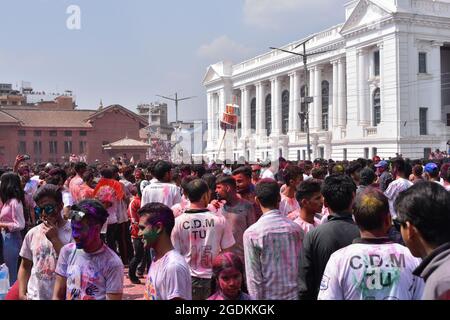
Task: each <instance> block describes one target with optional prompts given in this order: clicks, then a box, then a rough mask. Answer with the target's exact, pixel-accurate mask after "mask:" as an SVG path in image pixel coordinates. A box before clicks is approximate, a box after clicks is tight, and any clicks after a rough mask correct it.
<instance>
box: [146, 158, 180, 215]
mask: <svg viewBox="0 0 450 320" xmlns="http://www.w3.org/2000/svg"><path fill="white" fill-rule="evenodd" d="M171 170H172V167H171V165H170V163H168V162H167V161H163V160H160V161H158V162H157V163H156V164H155V166H154V168H153V171H152V174H153V175H154V177H155V178H156V179H157V181H154V182H152V183H150V184H149V185H148V186H146V187H145V189H144V191H143V192H142V199H141V208H142V207H143V206H145V205H146V204H147V203H150V202H159V203H162V204H165V205H166V206H168V207H169V208H171V207H172V206H174V205H175V204H177V203H180V202H181V191H180V188H178V187H177V186H176V185H174V184H172V183H170V181H171V180H172V177H171Z"/></svg>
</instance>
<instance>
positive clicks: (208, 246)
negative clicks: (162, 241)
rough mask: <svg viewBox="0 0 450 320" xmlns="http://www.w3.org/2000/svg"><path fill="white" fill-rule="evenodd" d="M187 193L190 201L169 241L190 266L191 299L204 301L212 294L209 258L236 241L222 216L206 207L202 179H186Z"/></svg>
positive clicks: (208, 193)
mask: <svg viewBox="0 0 450 320" xmlns="http://www.w3.org/2000/svg"><path fill="white" fill-rule="evenodd" d="M186 192H187V195H188V198H189V201H190V203H191V204H190V206H189V209H188V210H186V211H185V212H184V214H182V215H180V216H179V217H177V218H176V219H175V226H174V228H173V231H172V243H173V246H174V248H175V249H176V250H177V251H178V252H179V253H181V255H182V256H184V258H185V259H186V262H187V263H188V265H189V266H190V269H191V278H192V298H193V300H205V299H207V298H208V297H209V296H210V295H211V292H210V290H211V277H212V261H213V259H214V258H215V257H216V256H217V255H218V254H219V253H220V252H221V251H225V250H229V249H230V248H231V247H232V246H233V245H234V244H235V240H234V237H233V233H232V231H231V226H230V225H229V224H228V223H227V221H226V219H225V217H224V216H222V215H219V214H216V213H213V212H211V211H210V210H209V209H208V208H207V207H208V204H209V199H210V190H209V188H208V185H207V184H206V182H205V181H203V180H202V179H196V180H193V181H191V182H189V183H188V184H187V186H186Z"/></svg>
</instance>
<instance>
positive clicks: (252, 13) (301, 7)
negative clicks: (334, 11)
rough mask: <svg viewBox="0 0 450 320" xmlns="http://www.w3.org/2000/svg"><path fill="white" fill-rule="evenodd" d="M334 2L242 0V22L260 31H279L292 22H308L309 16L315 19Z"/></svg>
mask: <svg viewBox="0 0 450 320" xmlns="http://www.w3.org/2000/svg"><path fill="white" fill-rule="evenodd" d="M335 1H336V0H315V1H311V0H244V7H243V13H244V22H245V23H246V24H248V25H251V26H255V27H258V28H261V29H272V30H279V29H281V28H283V27H285V26H286V25H289V24H291V23H293V22H295V23H296V24H298V22H299V20H303V19H307V20H310V19H309V18H310V17H311V16H312V17H315V18H316V19H317V18H318V15H319V12H320V13H323V12H324V11H326V9H327V7H328V8H329V7H332V4H333V3H334V2H335ZM343 11H344V8H342V12H343ZM328 15H329V13H328ZM305 22H306V21H305ZM308 22H311V21H308Z"/></svg>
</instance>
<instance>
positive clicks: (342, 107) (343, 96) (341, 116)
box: [338, 58, 347, 128]
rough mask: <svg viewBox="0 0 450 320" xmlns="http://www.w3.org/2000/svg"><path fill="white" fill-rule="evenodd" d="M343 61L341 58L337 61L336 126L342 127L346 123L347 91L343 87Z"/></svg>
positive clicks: (344, 74)
mask: <svg viewBox="0 0 450 320" xmlns="http://www.w3.org/2000/svg"><path fill="white" fill-rule="evenodd" d="M345 78H346V72H345V61H344V59H343V58H341V59H339V61H338V79H339V80H338V82H339V85H338V89H339V91H338V95H339V97H338V110H339V113H338V126H339V127H341V128H343V127H345V126H346V125H347V93H346V87H345Z"/></svg>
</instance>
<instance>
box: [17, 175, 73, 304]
mask: <svg viewBox="0 0 450 320" xmlns="http://www.w3.org/2000/svg"><path fill="white" fill-rule="evenodd" d="M34 201H35V202H36V205H37V206H36V207H35V214H36V215H37V216H40V218H41V219H42V221H43V223H41V224H40V225H38V226H36V227H34V228H32V229H31V230H30V231H28V233H27V234H26V236H25V239H24V241H23V243H22V248H21V250H20V256H21V257H22V262H21V264H20V268H19V275H18V280H19V297H20V299H22V300H51V299H52V297H53V287H54V285H55V279H56V273H55V269H56V262H57V259H58V255H59V252H60V250H61V248H62V247H63V246H64V245H66V244H68V243H69V242H71V241H73V239H72V231H71V228H70V223H69V222H67V221H65V220H64V219H63V217H62V216H61V214H60V212H61V210H62V208H63V201H62V194H61V191H60V190H59V188H58V187H57V186H56V185H52V184H47V185H45V186H43V187H41V188H39V189H38V191H37V192H36V193H35V195H34Z"/></svg>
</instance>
